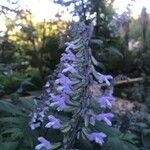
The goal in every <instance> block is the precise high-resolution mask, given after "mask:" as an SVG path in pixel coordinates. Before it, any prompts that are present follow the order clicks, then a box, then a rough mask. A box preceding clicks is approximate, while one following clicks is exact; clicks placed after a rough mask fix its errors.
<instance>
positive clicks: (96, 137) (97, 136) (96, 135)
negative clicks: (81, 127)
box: [87, 132, 106, 145]
mask: <svg viewBox="0 0 150 150" xmlns="http://www.w3.org/2000/svg"><path fill="white" fill-rule="evenodd" d="M105 137H106V134H104V133H103V132H93V133H91V134H88V135H87V138H88V139H89V140H90V141H95V142H96V143H98V144H100V145H102V144H103V143H104V140H103V138H105Z"/></svg>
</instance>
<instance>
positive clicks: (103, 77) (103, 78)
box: [98, 73, 113, 86]
mask: <svg viewBox="0 0 150 150" xmlns="http://www.w3.org/2000/svg"><path fill="white" fill-rule="evenodd" d="M98 75H99V76H98V81H99V82H100V83H103V82H106V84H107V85H108V86H110V81H109V80H112V79H113V77H112V76H111V75H102V74H100V73H98Z"/></svg>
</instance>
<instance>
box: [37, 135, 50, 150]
mask: <svg viewBox="0 0 150 150" xmlns="http://www.w3.org/2000/svg"><path fill="white" fill-rule="evenodd" d="M38 141H39V142H41V144H39V145H37V146H36V147H35V149H36V150H40V149H41V148H42V147H45V148H46V149H47V150H51V149H52V145H51V144H50V142H49V141H47V140H46V139H45V138H44V137H38Z"/></svg>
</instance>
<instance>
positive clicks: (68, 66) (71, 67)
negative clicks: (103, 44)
mask: <svg viewBox="0 0 150 150" xmlns="http://www.w3.org/2000/svg"><path fill="white" fill-rule="evenodd" d="M64 67H65V69H63V71H62V73H66V72H70V73H77V70H76V69H75V68H74V65H73V64H72V65H71V64H69V63H64Z"/></svg>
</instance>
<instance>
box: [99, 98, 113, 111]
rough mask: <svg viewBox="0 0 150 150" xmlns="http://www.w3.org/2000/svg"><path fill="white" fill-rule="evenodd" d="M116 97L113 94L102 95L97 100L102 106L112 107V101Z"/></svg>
mask: <svg viewBox="0 0 150 150" xmlns="http://www.w3.org/2000/svg"><path fill="white" fill-rule="evenodd" d="M114 100H115V98H114V97H113V96H100V97H98V98H97V102H98V103H99V104H100V107H102V108H106V107H108V108H111V107H112V101H114Z"/></svg>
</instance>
